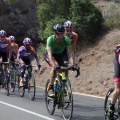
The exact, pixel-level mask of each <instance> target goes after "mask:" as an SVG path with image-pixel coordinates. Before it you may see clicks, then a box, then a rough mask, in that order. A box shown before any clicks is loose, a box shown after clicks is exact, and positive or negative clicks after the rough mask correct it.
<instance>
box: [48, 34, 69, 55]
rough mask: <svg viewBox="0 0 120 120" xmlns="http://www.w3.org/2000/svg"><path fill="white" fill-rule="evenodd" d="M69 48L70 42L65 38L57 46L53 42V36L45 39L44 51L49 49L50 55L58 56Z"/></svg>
mask: <svg viewBox="0 0 120 120" xmlns="http://www.w3.org/2000/svg"><path fill="white" fill-rule="evenodd" d="M70 46H71V42H70V39H69V38H68V37H67V36H64V37H63V39H62V41H61V42H60V43H59V44H57V43H56V42H55V35H51V36H50V37H49V38H48V39H47V48H46V49H48V48H51V49H52V53H55V54H60V53H62V52H63V51H64V49H65V48H68V47H70Z"/></svg>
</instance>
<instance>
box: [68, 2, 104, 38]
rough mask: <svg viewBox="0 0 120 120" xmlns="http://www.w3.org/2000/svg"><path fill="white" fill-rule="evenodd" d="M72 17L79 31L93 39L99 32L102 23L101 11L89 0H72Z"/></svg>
mask: <svg viewBox="0 0 120 120" xmlns="http://www.w3.org/2000/svg"><path fill="white" fill-rule="evenodd" d="M71 1H72V3H71V8H70V12H71V19H72V21H73V23H74V25H75V30H76V31H77V33H78V34H79V35H80V36H81V37H83V38H85V39H88V40H89V39H91V38H93V37H94V36H96V35H97V34H98V31H99V30H100V27H101V25H102V21H103V18H102V14H101V12H100V11H99V10H98V9H97V8H96V7H95V6H94V5H93V4H92V3H90V2H89V0H71Z"/></svg>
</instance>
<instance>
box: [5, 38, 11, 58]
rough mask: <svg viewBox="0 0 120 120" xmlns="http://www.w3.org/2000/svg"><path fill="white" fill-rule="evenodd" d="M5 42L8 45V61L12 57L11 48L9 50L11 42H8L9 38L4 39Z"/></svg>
mask: <svg viewBox="0 0 120 120" xmlns="http://www.w3.org/2000/svg"><path fill="white" fill-rule="evenodd" d="M6 41H7V43H8V45H9V48H8V49H9V52H8V53H9V56H8V59H9V60H10V59H11V56H12V48H11V41H10V39H9V38H6Z"/></svg>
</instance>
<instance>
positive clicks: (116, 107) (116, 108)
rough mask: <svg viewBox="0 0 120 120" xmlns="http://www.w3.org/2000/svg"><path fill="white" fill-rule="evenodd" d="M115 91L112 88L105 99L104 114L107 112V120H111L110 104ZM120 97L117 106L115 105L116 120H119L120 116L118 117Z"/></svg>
mask: <svg viewBox="0 0 120 120" xmlns="http://www.w3.org/2000/svg"><path fill="white" fill-rule="evenodd" d="M113 91H114V88H110V89H109V90H108V92H107V94H106V97H105V101H104V112H105V120H109V116H108V112H109V111H108V110H109V104H110V101H111V97H112V92H113ZM119 101H120V99H119V97H118V99H117V101H116V104H115V112H114V118H115V120H117V119H118V117H119V115H118V105H119Z"/></svg>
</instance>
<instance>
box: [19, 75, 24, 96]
mask: <svg viewBox="0 0 120 120" xmlns="http://www.w3.org/2000/svg"><path fill="white" fill-rule="evenodd" d="M18 92H19V95H20V97H23V96H24V94H25V86H20V76H18Z"/></svg>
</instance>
